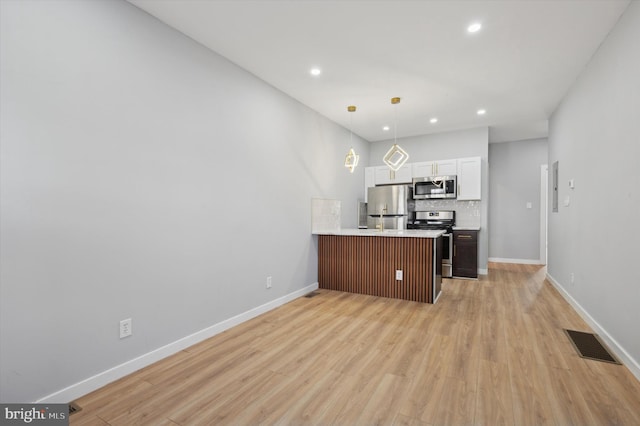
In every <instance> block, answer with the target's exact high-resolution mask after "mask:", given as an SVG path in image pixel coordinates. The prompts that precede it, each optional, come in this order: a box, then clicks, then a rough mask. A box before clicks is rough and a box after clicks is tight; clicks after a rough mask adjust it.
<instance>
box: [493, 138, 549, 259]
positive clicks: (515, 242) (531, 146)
mask: <svg viewBox="0 0 640 426" xmlns="http://www.w3.org/2000/svg"><path fill="white" fill-rule="evenodd" d="M547 157H548V143H547V139H532V140H525V141H517V142H505V143H492V144H489V163H490V164H491V173H490V175H489V258H499V259H510V260H521V261H538V260H540V166H541V165H543V164H547ZM528 202H530V203H531V208H530V209H528V208H527V203H528Z"/></svg>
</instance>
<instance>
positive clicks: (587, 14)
mask: <svg viewBox="0 0 640 426" xmlns="http://www.w3.org/2000/svg"><path fill="white" fill-rule="evenodd" d="M128 1H129V2H130V3H132V4H134V5H136V6H137V7H139V8H141V9H143V10H145V11H147V12H148V13H150V14H151V15H153V16H155V17H157V18H158V19H160V20H161V21H163V22H165V23H166V24H168V25H169V26H171V27H173V28H175V29H177V30H178V31H180V32H182V33H184V34H186V35H188V36H189V37H191V38H193V39H194V40H196V41H198V42H199V43H201V44H203V45H204V46H207V47H208V48H210V49H211V50H213V51H215V52H217V53H219V54H220V55H222V56H224V57H226V58H227V59H229V60H230V61H232V62H234V63H236V64H237V65H239V66H240V67H242V68H244V69H246V70H248V71H249V72H251V73H252V74H254V75H256V76H257V77H259V78H261V79H262V80H264V81H266V82H267V83H269V84H271V85H273V86H274V87H276V88H278V89H280V90H281V91H283V92H285V93H287V94H288V95H289V96H291V97H293V98H295V99H297V100H298V101H300V102H302V103H303V104H305V105H307V106H309V107H310V108H312V109H314V110H316V111H318V112H319V113H320V114H322V115H324V116H326V117H328V118H329V119H331V120H332V121H335V122H337V123H339V124H341V125H342V126H344V127H346V128H349V126H350V120H352V122H353V131H354V133H356V134H358V135H360V136H361V137H363V138H364V139H366V140H368V141H378V140H385V139H392V138H393V137H394V129H393V126H394V123H395V118H394V117H395V116H396V115H397V136H398V137H404V136H414V135H422V134H430V133H439V132H445V131H452V130H460V129H467V128H474V127H480V126H488V127H489V128H490V139H491V142H502V141H510V140H511V141H512V140H522V139H531V138H537V137H545V136H546V135H547V120H548V118H549V117H550V115H551V113H552V112H553V111H554V110H555V108H556V107H557V106H558V104H559V102H560V101H561V100H562V98H563V97H564V95H565V94H566V93H567V91H568V89H569V88H570V86H571V84H572V83H573V82H574V81H575V80H576V78H577V76H578V75H579V74H580V72H581V71H582V70H583V68H584V67H585V65H586V64H587V62H588V61H589V59H590V58H591V56H592V55H593V54H594V52H595V51H596V49H597V48H598V46H599V45H600V43H601V42H602V41H603V40H604V39H605V37H606V36H607V34H608V33H609V31H610V30H611V29H612V28H613V27H614V26H615V24H616V22H617V20H618V19H619V17H620V15H621V14H622V13H623V12H624V10H625V8H626V7H627V5H628V4H629V0H597V1H590V0H580V1H578V0H554V1H550V0H549V1H544V0H536V1H525V0H502V1H495V0H494V1H480V0H476V1H470V0H465V1H455V0H448V1H436V0H427V1H418V0H414V1H357V0H352V1H347V0H340V1H326V0H322V1H310V0H297V1H293V0H289V1H270V0H262V1H260V0H255V1H244V0H234V1H220V0H128ZM473 22H480V23H481V24H482V29H481V30H480V31H478V32H477V33H473V34H471V33H468V32H467V27H468V26H469V24H471V23H473ZM312 67H318V68H320V69H321V70H322V73H321V74H320V75H319V76H317V77H314V76H312V75H310V73H309V71H310V69H311V68H312ZM394 96H399V97H401V98H402V101H401V102H400V104H398V105H392V104H391V102H390V99H391V98H392V97H394ZM348 105H356V106H357V111H356V112H355V113H349V112H347V106H348ZM478 109H485V110H486V114H485V115H483V116H479V115H477V110H478ZM433 117H437V119H438V122H437V123H435V124H432V123H430V119H431V118H433ZM384 125H388V126H390V127H391V129H390V130H389V131H384V130H383V126H384Z"/></svg>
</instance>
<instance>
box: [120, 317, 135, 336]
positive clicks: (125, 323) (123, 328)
mask: <svg viewBox="0 0 640 426" xmlns="http://www.w3.org/2000/svg"><path fill="white" fill-rule="evenodd" d="M132 333H133V329H132V328H131V318H127V319H124V320H122V321H120V338H121V339H124V338H125V337H128V336H131V334H132Z"/></svg>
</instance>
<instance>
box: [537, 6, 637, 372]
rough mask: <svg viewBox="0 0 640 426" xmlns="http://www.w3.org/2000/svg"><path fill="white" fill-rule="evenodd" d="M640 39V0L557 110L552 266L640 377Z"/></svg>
mask: <svg viewBox="0 0 640 426" xmlns="http://www.w3.org/2000/svg"><path fill="white" fill-rule="evenodd" d="M639 40H640V2H631V3H630V5H629V7H628V8H627V10H626V12H625V13H624V15H623V16H622V17H621V19H620V21H619V23H618V24H617V25H616V27H615V28H614V29H613V30H612V32H611V33H610V34H609V36H608V37H607V39H606V40H605V41H604V42H603V44H602V45H601V46H600V48H599V49H598V51H597V52H596V54H595V55H594V56H593V58H592V60H591V61H590V63H589V64H588V66H587V67H586V69H585V70H584V72H583V73H582V74H581V75H580V77H579V78H578V80H577V81H576V82H575V84H574V85H573V87H572V88H571V90H570V91H569V93H568V94H567V96H566V97H565V98H564V100H563V101H562V103H561V105H560V106H559V108H558V109H557V110H556V111H555V112H554V114H553V116H552V118H551V121H550V128H549V130H550V132H549V167H550V168H551V164H552V163H553V162H554V161H558V162H559V201H560V202H559V212H557V213H550V214H549V264H548V273H549V276H550V277H551V279H552V280H553V281H554V282H555V283H556V284H557V285H558V286H559V287H560V288H561V290H562V291H563V292H564V293H565V294H566V295H568V297H569V298H570V299H572V300H573V302H574V305H575V306H577V307H578V308H579V310H581V311H582V312H584V313H586V315H588V316H589V317H590V319H591V322H592V325H593V324H595V325H596V327H597V328H599V329H600V332H601V334H604V335H605V336H606V337H607V339H608V340H609V342H613V343H615V346H616V347H617V348H618V350H619V352H625V353H626V354H624V353H623V355H625V357H626V358H630V359H631V360H632V361H631V364H630V365H629V366H630V367H631V368H632V369H633V370H634V372H635V373H636V376H638V377H640V328H639V327H638V325H639V324H640V309H638V307H639V306H640V279H639V278H638V269H637V264H638V258H639V255H640V249H639V248H638V247H639V246H638V241H640V228H639V227H638V217H639V215H640V168H639V167H638V164H639V159H640V119H639V118H640V78H639V77H640V49H638V41H639ZM569 179H575V189H574V190H571V189H570V188H569V185H568V181H569ZM550 183H551V180H550ZM567 197H569V201H570V204H569V206H565V205H564V200H565V199H566V198H567ZM549 205H551V203H549ZM572 273H573V274H575V282H574V283H571V274H572ZM627 361H629V359H627Z"/></svg>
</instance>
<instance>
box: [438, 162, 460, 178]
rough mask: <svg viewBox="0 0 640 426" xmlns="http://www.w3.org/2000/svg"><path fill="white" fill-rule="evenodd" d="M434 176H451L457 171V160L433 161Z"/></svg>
mask: <svg viewBox="0 0 640 426" xmlns="http://www.w3.org/2000/svg"><path fill="white" fill-rule="evenodd" d="M435 169H436V170H435V171H436V173H435V175H436V176H451V175H455V174H456V173H458V161H457V160H441V161H437V162H436V163H435Z"/></svg>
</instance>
